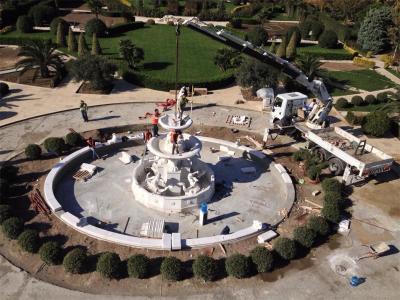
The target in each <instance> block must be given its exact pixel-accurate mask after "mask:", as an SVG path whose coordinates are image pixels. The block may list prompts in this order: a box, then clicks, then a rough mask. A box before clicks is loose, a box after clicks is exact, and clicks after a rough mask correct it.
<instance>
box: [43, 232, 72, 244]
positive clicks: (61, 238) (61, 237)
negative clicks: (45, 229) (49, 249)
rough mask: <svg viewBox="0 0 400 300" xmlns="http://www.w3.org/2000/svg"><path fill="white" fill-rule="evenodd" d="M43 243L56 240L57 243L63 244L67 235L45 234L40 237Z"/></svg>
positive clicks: (66, 239)
mask: <svg viewBox="0 0 400 300" xmlns="http://www.w3.org/2000/svg"><path fill="white" fill-rule="evenodd" d="M42 241H43V244H44V243H47V242H56V243H57V244H58V245H60V246H61V245H64V244H65V243H66V242H67V241H68V236H66V235H63V234H56V235H47V236H44V237H42Z"/></svg>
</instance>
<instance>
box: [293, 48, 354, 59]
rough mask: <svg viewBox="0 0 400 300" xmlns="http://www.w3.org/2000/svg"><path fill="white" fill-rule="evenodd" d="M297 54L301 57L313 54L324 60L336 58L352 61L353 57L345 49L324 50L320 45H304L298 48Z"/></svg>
mask: <svg viewBox="0 0 400 300" xmlns="http://www.w3.org/2000/svg"><path fill="white" fill-rule="evenodd" d="M297 53H298V54H300V55H301V54H313V55H315V56H319V57H321V58H323V59H335V57H338V59H352V56H351V55H350V54H349V53H348V52H347V51H346V50H344V49H343V48H337V49H327V48H322V47H320V46H319V45H302V46H301V47H298V48H297ZM340 56H343V57H340Z"/></svg>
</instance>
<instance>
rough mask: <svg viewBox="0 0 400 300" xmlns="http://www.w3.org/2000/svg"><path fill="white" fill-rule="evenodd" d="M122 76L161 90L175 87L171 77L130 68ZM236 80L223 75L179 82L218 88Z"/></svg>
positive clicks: (137, 83) (132, 81)
mask: <svg viewBox="0 0 400 300" xmlns="http://www.w3.org/2000/svg"><path fill="white" fill-rule="evenodd" d="M122 78H123V79H124V80H126V81H127V82H130V83H133V84H135V85H139V86H143V87H147V88H150V89H155V90H160V91H169V90H173V89H175V82H174V81H173V80H172V79H171V80H170V81H168V80H163V79H159V78H153V77H151V76H149V75H145V74H140V73H137V72H133V71H130V70H123V71H122ZM234 82H235V78H234V76H233V75H228V76H226V75H225V76H221V77H220V78H215V79H214V80H213V79H209V80H208V81H207V80H205V81H200V82H182V81H181V82H179V83H178V86H183V85H185V86H190V85H194V86H196V87H199V88H207V89H208V90H216V89H220V88H223V87H226V86H228V85H230V84H232V83H234Z"/></svg>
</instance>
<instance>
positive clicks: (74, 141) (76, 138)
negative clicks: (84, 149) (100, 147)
mask: <svg viewBox="0 0 400 300" xmlns="http://www.w3.org/2000/svg"><path fill="white" fill-rule="evenodd" d="M82 141H83V139H82V136H81V135H80V134H79V133H77V132H70V133H68V134H67V135H66V136H65V143H66V144H67V145H70V146H72V147H75V146H79V145H81V144H82Z"/></svg>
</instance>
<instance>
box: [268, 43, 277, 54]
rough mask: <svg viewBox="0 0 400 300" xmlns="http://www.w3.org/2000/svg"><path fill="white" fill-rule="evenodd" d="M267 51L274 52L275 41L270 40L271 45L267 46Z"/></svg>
mask: <svg viewBox="0 0 400 300" xmlns="http://www.w3.org/2000/svg"><path fill="white" fill-rule="evenodd" d="M269 52H271V53H274V54H275V52H276V43H275V41H273V42H272V44H271V47H269Z"/></svg>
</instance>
